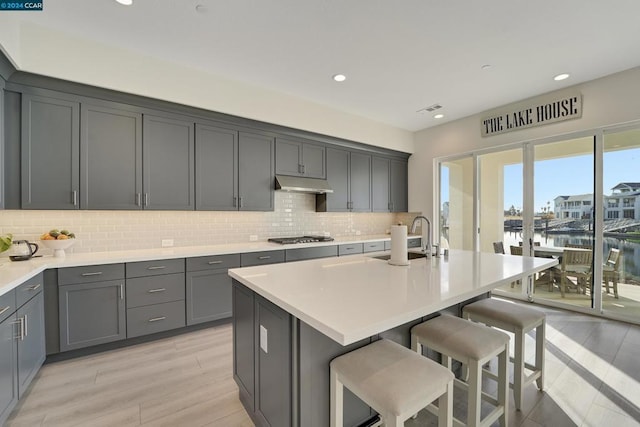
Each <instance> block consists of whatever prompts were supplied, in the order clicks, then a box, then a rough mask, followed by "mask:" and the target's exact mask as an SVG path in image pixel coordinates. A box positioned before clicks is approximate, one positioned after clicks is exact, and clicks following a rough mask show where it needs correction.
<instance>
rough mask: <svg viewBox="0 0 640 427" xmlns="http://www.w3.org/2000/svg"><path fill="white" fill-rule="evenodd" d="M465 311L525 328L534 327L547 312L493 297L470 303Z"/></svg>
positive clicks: (465, 307)
mask: <svg viewBox="0 0 640 427" xmlns="http://www.w3.org/2000/svg"><path fill="white" fill-rule="evenodd" d="M463 311H464V312H465V313H468V314H469V315H471V316H472V317H473V315H474V314H475V315H478V316H482V317H483V318H485V319H492V320H493V321H495V322H497V323H501V324H503V325H505V324H506V325H512V326H513V327H516V328H520V329H524V330H526V329H529V328H532V327H533V326H535V325H537V324H539V323H540V322H542V321H543V320H544V319H545V314H544V313H543V312H542V311H540V310H536V309H534V308H529V307H524V306H522V305H521V304H513V303H510V302H507V301H501V300H497V299H493V298H487V299H483V300H480V301H476V302H474V303H471V304H468V305H466V306H464V308H463Z"/></svg>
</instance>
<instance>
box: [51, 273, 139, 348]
mask: <svg viewBox="0 0 640 427" xmlns="http://www.w3.org/2000/svg"><path fill="white" fill-rule="evenodd" d="M124 276H125V275H124V264H107V265H93V266H86V267H70V268H61V269H58V318H59V325H60V351H68V350H76V349H79V348H84V347H89V346H93V345H97V344H104V343H108V342H112V341H118V340H122V339H124V338H126V337H127V329H126V304H125V280H124ZM98 320H99V321H98Z"/></svg>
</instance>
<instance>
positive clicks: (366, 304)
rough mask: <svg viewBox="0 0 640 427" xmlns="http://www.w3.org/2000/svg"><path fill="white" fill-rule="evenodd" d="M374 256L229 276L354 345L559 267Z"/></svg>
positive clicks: (470, 258)
mask: <svg viewBox="0 0 640 427" xmlns="http://www.w3.org/2000/svg"><path fill="white" fill-rule="evenodd" d="M374 255H376V254H363V255H352V256H348V257H339V258H324V259H317V260H310V261H302V262H295V263H286V264H273V265H265V266H256V267H246V268H237V269H231V270H229V275H230V276H231V277H233V278H234V279H236V280H238V281H239V282H241V283H242V284H244V285H246V286H247V287H248V288H250V289H251V290H253V291H255V292H256V293H258V294H260V295H262V296H263V297H264V298H266V299H268V300H269V301H271V302H273V303H274V304H276V305H278V306H279V307H281V308H282V309H284V310H286V311H287V312H289V313H290V314H292V315H293V316H295V317H297V318H298V319H300V320H302V321H304V322H305V323H307V324H309V325H310V326H312V327H313V328H315V329H317V330H318V331H320V332H322V333H323V334H325V335H327V336H328V337H330V338H331V339H333V340H334V341H336V342H338V343H339V344H342V345H349V344H352V343H354V342H357V341H359V340H361V339H364V338H367V337H370V336H372V335H375V334H377V333H380V332H383V331H386V330H388V329H391V328H394V327H396V326H399V325H402V324H404V323H406V322H409V321H411V320H415V319H418V318H420V317H422V316H425V315H428V314H430V313H434V312H437V311H439V310H442V309H444V308H446V307H450V306H452V305H454V304H457V303H459V302H462V301H465V300H467V299H469V298H472V297H474V296H478V295H481V294H483V293H485V292H488V291H490V290H491V289H494V288H496V287H498V286H501V285H503V284H508V283H510V282H512V281H514V280H516V279H518V278H522V277H524V276H527V275H529V274H533V273H535V272H539V271H542V270H545V269H547V268H550V267H552V266H554V265H556V264H557V263H558V261H557V260H555V259H548V258H533V257H527V256H524V257H523V256H511V255H501V254H493V253H482V252H471V251H459V250H451V251H450V254H449V256H448V257H447V258H444V257H440V258H419V259H415V260H412V261H411V262H410V265H409V266H392V265H390V264H388V262H387V261H385V260H380V259H376V258H373V256H374ZM377 255H379V254H377Z"/></svg>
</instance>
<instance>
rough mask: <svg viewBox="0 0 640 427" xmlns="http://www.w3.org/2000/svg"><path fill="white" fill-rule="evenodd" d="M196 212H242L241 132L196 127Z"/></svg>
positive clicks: (210, 127) (202, 126) (199, 125)
mask: <svg viewBox="0 0 640 427" xmlns="http://www.w3.org/2000/svg"><path fill="white" fill-rule="evenodd" d="M196 209H197V210H212V211H235V210H238V131H236V130H230V129H225V128H218V127H213V126H205V125H201V124H197V125H196Z"/></svg>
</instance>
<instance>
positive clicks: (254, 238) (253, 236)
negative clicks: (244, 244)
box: [249, 234, 258, 242]
mask: <svg viewBox="0 0 640 427" xmlns="http://www.w3.org/2000/svg"><path fill="white" fill-rule="evenodd" d="M249 241H250V242H257V241H258V236H256V235H255V234H252V235H250V236H249Z"/></svg>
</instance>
